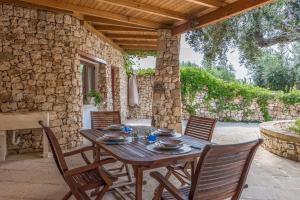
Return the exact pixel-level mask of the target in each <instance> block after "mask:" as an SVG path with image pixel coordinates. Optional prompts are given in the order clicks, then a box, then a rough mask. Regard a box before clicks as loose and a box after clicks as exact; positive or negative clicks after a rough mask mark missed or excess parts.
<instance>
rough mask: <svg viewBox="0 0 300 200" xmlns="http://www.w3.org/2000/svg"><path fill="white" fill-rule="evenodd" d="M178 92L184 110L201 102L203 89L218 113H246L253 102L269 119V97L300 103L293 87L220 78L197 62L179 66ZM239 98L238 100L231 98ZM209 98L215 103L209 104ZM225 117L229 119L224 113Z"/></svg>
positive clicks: (149, 70) (142, 73) (299, 93)
mask: <svg viewBox="0 0 300 200" xmlns="http://www.w3.org/2000/svg"><path fill="white" fill-rule="evenodd" d="M154 73H155V69H154V68H147V69H139V70H138V71H136V74H137V75H140V76H152V75H154ZM180 74H181V77H180V78H181V94H182V95H181V96H182V102H183V105H184V107H185V109H186V111H187V112H189V113H190V114H195V113H196V110H197V109H198V108H199V107H200V104H199V103H198V102H197V101H196V96H197V94H199V92H202V91H204V92H205V94H206V95H205V97H204V103H205V104H206V105H207V107H208V108H209V110H210V112H214V113H220V112H222V111H224V110H229V111H241V110H242V111H243V116H244V117H247V116H249V115H251V114H253V113H252V111H251V110H250V109H249V106H250V105H251V104H252V103H253V102H256V103H257V104H258V105H259V108H260V111H261V112H262V114H263V117H264V120H265V121H269V120H272V119H271V116H270V114H269V112H268V101H269V100H276V99H277V100H279V101H282V102H283V103H284V104H285V105H286V106H288V105H293V104H297V103H300V91H299V90H292V91H291V92H289V93H283V92H281V91H271V90H268V89H264V88H261V87H257V86H252V85H248V84H245V83H240V82H238V81H226V80H222V79H220V78H218V77H216V76H214V75H212V74H211V73H210V71H208V70H207V69H206V68H201V67H197V66H187V65H185V67H181V69H180ZM238 98H239V99H240V100H241V102H240V103H238V104H237V103H235V102H234V100H236V99H238ZM211 102H215V103H216V106H215V107H212V106H211ZM224 119H225V120H230V121H232V119H230V118H228V117H225V118H224Z"/></svg>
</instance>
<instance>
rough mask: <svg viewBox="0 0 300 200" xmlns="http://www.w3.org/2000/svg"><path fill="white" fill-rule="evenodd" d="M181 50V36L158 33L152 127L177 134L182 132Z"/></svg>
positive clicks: (161, 31)
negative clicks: (174, 130)
mask: <svg viewBox="0 0 300 200" xmlns="http://www.w3.org/2000/svg"><path fill="white" fill-rule="evenodd" d="M179 48H180V36H179V35H177V36H173V35H172V33H171V30H168V29H162V30H159V31H158V52H157V57H156V69H155V77H154V89H153V105H152V125H153V126H155V127H158V128H172V129H176V131H177V132H181V131H182V127H181V93H180V73H179Z"/></svg>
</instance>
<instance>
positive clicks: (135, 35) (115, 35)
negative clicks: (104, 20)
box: [105, 34, 158, 40]
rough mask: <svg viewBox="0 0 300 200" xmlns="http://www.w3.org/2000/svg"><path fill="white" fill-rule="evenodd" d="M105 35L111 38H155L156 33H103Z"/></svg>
mask: <svg viewBox="0 0 300 200" xmlns="http://www.w3.org/2000/svg"><path fill="white" fill-rule="evenodd" d="M105 35H106V36H107V37H109V38H112V39H147V40H156V39H157V38H158V36H157V35H140V34H105Z"/></svg>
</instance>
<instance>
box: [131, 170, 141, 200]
mask: <svg viewBox="0 0 300 200" xmlns="http://www.w3.org/2000/svg"><path fill="white" fill-rule="evenodd" d="M132 167H133V170H134V176H135V199H136V200H142V196H143V176H144V171H143V168H141V167H138V166H132Z"/></svg>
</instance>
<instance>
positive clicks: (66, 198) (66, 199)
mask: <svg viewBox="0 0 300 200" xmlns="http://www.w3.org/2000/svg"><path fill="white" fill-rule="evenodd" d="M71 196H72V192H71V191H69V192H68V193H67V194H66V195H65V196H64V197H63V198H62V200H68V199H69V198H70V197H71Z"/></svg>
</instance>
